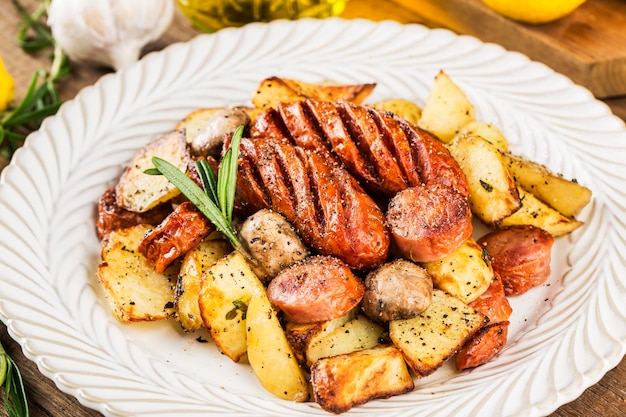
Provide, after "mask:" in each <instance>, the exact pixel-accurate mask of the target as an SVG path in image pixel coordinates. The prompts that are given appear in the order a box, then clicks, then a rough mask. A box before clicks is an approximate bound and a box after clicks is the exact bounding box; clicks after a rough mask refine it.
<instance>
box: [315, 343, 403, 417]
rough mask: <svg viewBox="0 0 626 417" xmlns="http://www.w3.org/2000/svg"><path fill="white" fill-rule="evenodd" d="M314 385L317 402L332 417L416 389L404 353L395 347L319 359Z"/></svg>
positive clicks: (381, 347) (316, 365)
mask: <svg viewBox="0 0 626 417" xmlns="http://www.w3.org/2000/svg"><path fill="white" fill-rule="evenodd" d="M311 384H312V387H313V395H314V397H315V401H316V402H317V403H318V404H319V405H320V406H321V407H322V408H323V409H324V410H326V411H330V412H332V413H343V412H346V411H348V410H349V409H351V408H352V407H354V406H356V405H359V404H365V403H366V402H368V401H370V400H373V399H376V398H389V397H391V396H394V395H400V394H404V393H407V392H410V391H412V390H413V389H414V388H415V385H414V382H413V379H412V378H411V374H410V373H409V370H408V368H407V366H406V362H405V361H404V358H403V356H402V353H401V352H400V350H398V348H396V347H395V346H379V347H375V348H371V349H364V350H359V351H357V352H352V353H348V354H345V355H339V356H333V357H330V358H324V359H320V360H319V361H317V362H316V363H315V364H314V365H313V366H312V367H311Z"/></svg>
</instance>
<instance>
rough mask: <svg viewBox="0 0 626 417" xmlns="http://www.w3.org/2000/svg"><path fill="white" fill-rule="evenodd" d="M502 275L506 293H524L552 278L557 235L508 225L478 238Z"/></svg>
mask: <svg viewBox="0 0 626 417" xmlns="http://www.w3.org/2000/svg"><path fill="white" fill-rule="evenodd" d="M478 243H479V244H480V245H482V246H483V247H485V248H486V249H487V251H488V252H489V256H490V257H491V265H492V267H493V270H494V272H496V273H498V274H499V275H500V277H501V278H502V284H503V285H504V292H505V293H506V295H518V294H523V293H525V292H526V291H528V290H529V289H531V288H533V287H536V286H538V285H541V284H543V283H544V282H545V281H546V280H547V279H548V278H549V277H550V258H551V250H552V244H553V243H554V237H552V235H550V233H548V232H546V231H545V230H543V229H540V228H538V227H535V226H530V225H525V226H509V227H505V228H503V229H501V230H497V231H495V232H492V233H489V234H487V235H485V236H483V237H482V238H480V239H479V240H478Z"/></svg>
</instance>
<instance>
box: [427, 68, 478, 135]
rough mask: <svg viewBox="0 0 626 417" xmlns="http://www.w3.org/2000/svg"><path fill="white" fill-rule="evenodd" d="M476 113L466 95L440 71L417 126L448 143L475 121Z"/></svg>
mask: <svg viewBox="0 0 626 417" xmlns="http://www.w3.org/2000/svg"><path fill="white" fill-rule="evenodd" d="M475 113H476V110H475V109H474V106H473V105H472V103H471V102H470V101H469V99H468V98H467V96H466V95H465V93H464V92H463V91H462V90H461V89H460V88H459V86H458V85H456V84H455V83H454V82H453V81H452V80H451V79H450V77H448V75H447V74H446V73H444V72H443V71H440V72H439V73H438V74H437V76H436V77H435V83H434V84H433V86H432V88H431V89H430V92H429V94H428V97H427V98H426V104H424V107H423V108H422V117H421V118H420V119H419V121H418V122H417V126H418V127H420V128H422V129H424V130H426V131H428V132H430V133H432V134H433V135H435V136H437V137H438V138H439V140H441V141H442V142H444V143H448V142H450V141H451V140H452V139H453V138H454V137H455V136H456V134H457V133H459V131H460V130H461V128H462V127H463V126H465V125H466V124H467V123H469V122H471V121H472V120H474V119H475Z"/></svg>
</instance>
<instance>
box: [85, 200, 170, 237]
mask: <svg viewBox="0 0 626 417" xmlns="http://www.w3.org/2000/svg"><path fill="white" fill-rule="evenodd" d="M172 210H173V208H172V205H171V204H170V203H163V204H159V205H158V206H156V207H155V208H153V209H150V210H148V211H146V212H143V213H135V212H133V211H128V210H126V209H124V208H122V207H121V206H120V205H119V204H117V197H116V196H115V188H109V189H108V190H106V191H105V192H104V193H102V195H101V196H100V199H99V200H98V219H97V223H96V232H97V234H98V237H99V238H100V239H102V238H104V236H106V235H108V234H109V233H110V232H112V231H113V230H118V229H124V228H126V227H131V226H135V225H137V224H150V225H153V226H156V225H157V224H159V223H161V222H162V221H163V219H165V218H166V217H167V215H168V214H170V213H171V212H172Z"/></svg>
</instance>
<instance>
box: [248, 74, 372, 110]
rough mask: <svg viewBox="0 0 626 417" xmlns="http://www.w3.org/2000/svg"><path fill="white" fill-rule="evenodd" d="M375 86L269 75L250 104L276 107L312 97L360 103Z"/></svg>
mask: <svg viewBox="0 0 626 417" xmlns="http://www.w3.org/2000/svg"><path fill="white" fill-rule="evenodd" d="M374 87H376V84H375V83H367V84H337V83H326V82H325V83H307V82H304V81H299V80H291V79H287V78H280V77H269V78H266V79H264V80H263V81H261V83H260V84H259V86H258V88H257V90H256V93H255V94H254V95H253V96H252V104H253V105H254V106H255V107H258V108H263V109H265V108H270V107H271V108H276V105H277V104H278V103H281V102H290V101H297V100H306V99H307V98H313V99H317V100H325V101H332V102H336V101H351V102H353V103H355V104H361V103H362V102H363V100H365V98H366V97H367V96H369V95H370V94H371V92H372V90H374Z"/></svg>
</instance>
